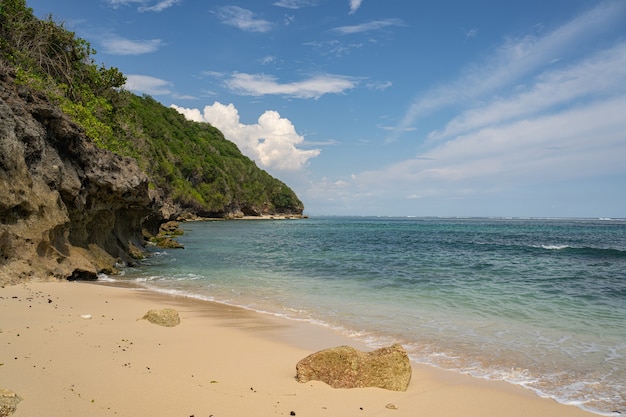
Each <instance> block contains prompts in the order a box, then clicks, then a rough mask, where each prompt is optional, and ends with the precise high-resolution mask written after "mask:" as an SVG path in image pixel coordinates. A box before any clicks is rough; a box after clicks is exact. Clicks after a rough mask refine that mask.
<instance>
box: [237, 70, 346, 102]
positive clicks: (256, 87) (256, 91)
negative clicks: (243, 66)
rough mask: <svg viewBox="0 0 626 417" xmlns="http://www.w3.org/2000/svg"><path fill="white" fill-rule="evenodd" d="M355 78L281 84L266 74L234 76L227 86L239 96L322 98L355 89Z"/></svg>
mask: <svg viewBox="0 0 626 417" xmlns="http://www.w3.org/2000/svg"><path fill="white" fill-rule="evenodd" d="M356 84H357V81H356V80H355V79H354V78H351V77H346V76H341V75H330V74H323V75H316V76H313V77H311V78H309V79H306V80H303V81H295V82H291V83H285V84H281V83H279V82H277V81H276V78H275V77H273V76H270V75H264V74H245V73H237V74H234V75H233V76H232V77H231V78H230V79H228V80H227V81H226V86H227V87H228V88H230V89H231V90H233V91H234V92H236V93H238V94H243V95H250V96H263V95H268V94H269V95H280V96H287V97H295V98H316V99H317V98H320V97H321V96H323V95H324V94H339V93H343V92H344V91H346V90H350V89H352V88H354V87H355V86H356Z"/></svg>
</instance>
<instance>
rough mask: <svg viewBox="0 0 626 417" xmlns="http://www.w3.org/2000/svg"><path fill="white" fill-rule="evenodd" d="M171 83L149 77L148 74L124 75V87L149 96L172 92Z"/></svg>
mask: <svg viewBox="0 0 626 417" xmlns="http://www.w3.org/2000/svg"><path fill="white" fill-rule="evenodd" d="M172 86H173V85H172V83H171V82H169V81H166V80H162V79H160V78H156V77H151V76H149V75H137V74H128V75H126V84H125V85H124V88H126V89H127V90H130V91H134V92H137V93H142V94H148V95H151V96H161V95H170V94H172V90H171V87H172Z"/></svg>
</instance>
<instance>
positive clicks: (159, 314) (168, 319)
mask: <svg viewBox="0 0 626 417" xmlns="http://www.w3.org/2000/svg"><path fill="white" fill-rule="evenodd" d="M142 319H144V320H148V321H149V322H150V323H154V324H158V325H159V326H164V327H174V326H177V325H179V324H180V317H179V316H178V311H176V310H174V309H172V308H164V309H163V310H150V311H148V312H147V313H146V314H145V315H144V316H143V317H142Z"/></svg>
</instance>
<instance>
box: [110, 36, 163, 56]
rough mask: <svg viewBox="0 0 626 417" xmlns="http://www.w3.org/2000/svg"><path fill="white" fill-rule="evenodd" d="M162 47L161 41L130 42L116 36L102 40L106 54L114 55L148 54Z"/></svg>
mask: <svg viewBox="0 0 626 417" xmlns="http://www.w3.org/2000/svg"><path fill="white" fill-rule="evenodd" d="M161 45H162V42H161V39H148V40H130V39H125V38H122V37H120V36H116V35H114V36H108V37H105V38H104V39H103V40H102V46H104V52H105V53H108V54H112V55H141V54H148V53H151V52H155V51H157V50H158V49H159V47H160V46H161Z"/></svg>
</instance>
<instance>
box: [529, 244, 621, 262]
mask: <svg viewBox="0 0 626 417" xmlns="http://www.w3.org/2000/svg"><path fill="white" fill-rule="evenodd" d="M533 247H534V248H538V249H544V250H548V251H559V252H562V253H565V254H571V255H577V256H588V257H599V258H615V259H620V258H626V250H621V249H615V248H595V247H589V246H581V247H576V246H570V245H557V244H544V245H538V246H533Z"/></svg>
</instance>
